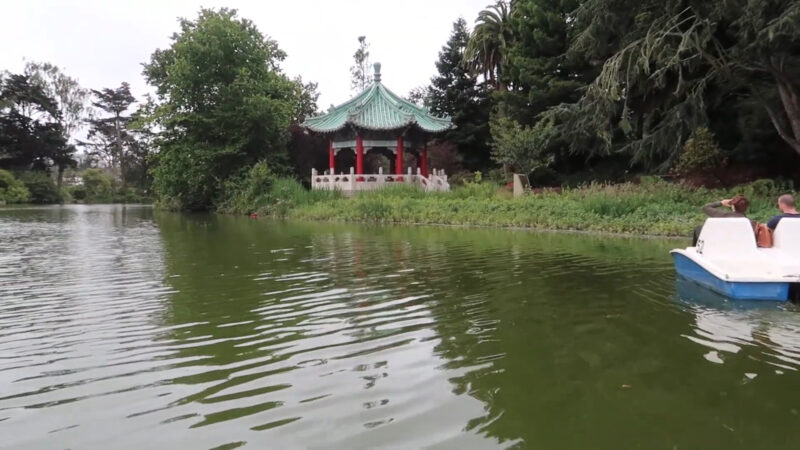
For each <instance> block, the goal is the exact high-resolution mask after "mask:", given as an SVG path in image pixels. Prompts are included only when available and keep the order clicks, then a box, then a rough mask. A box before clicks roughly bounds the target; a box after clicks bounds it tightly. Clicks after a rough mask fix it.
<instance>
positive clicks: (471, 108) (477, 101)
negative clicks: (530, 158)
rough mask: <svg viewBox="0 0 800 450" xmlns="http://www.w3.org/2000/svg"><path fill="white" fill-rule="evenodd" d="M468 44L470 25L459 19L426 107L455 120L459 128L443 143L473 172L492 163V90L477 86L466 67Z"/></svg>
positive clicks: (444, 48)
mask: <svg viewBox="0 0 800 450" xmlns="http://www.w3.org/2000/svg"><path fill="white" fill-rule="evenodd" d="M468 43H469V30H468V29H467V22H466V21H465V20H464V19H463V18H459V19H458V20H457V21H455V22H454V23H453V31H452V33H451V34H450V38H449V39H448V40H447V43H446V44H445V45H444V47H442V50H441V51H440V52H439V60H438V61H437V62H436V70H437V71H438V72H439V75H436V76H434V77H433V78H432V79H431V86H430V88H429V89H428V98H427V102H426V103H427V106H429V108H430V110H431V112H432V113H434V114H438V115H448V116H450V117H452V119H453V123H454V124H455V125H456V128H455V129H453V130H451V131H449V132H447V134H446V135H445V136H444V140H447V141H450V142H451V143H453V144H454V145H455V146H456V148H457V149H458V152H459V153H460V154H461V156H462V158H463V162H464V165H465V166H466V168H468V169H470V170H477V169H481V168H485V167H486V166H488V165H490V164H491V160H490V151H489V146H488V140H489V124H488V123H489V112H490V110H491V102H490V98H489V90H488V88H487V86H486V85H485V84H484V83H478V80H477V78H476V76H475V75H473V74H471V73H470V72H469V70H468V69H467V68H466V65H465V64H464V52H465V50H466V48H467V45H468Z"/></svg>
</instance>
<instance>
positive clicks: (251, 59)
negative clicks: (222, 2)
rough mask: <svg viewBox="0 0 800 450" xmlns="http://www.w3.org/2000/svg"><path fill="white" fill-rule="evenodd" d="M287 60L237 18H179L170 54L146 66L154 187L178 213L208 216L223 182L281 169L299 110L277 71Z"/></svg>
mask: <svg viewBox="0 0 800 450" xmlns="http://www.w3.org/2000/svg"><path fill="white" fill-rule="evenodd" d="M285 56H286V55H285V53H283V51H281V50H280V48H279V47H278V44H277V43H276V42H275V41H273V40H271V39H268V38H265V37H264V35H262V34H261V32H260V31H258V29H257V28H256V27H255V25H253V23H252V22H251V21H249V20H247V19H241V18H238V17H237V15H236V11H234V10H230V9H220V10H218V11H215V10H209V9H203V10H202V11H201V12H200V14H199V16H198V17H197V18H196V19H195V20H188V19H181V20H180V32H179V33H176V34H174V35H173V36H172V44H171V45H170V47H169V48H167V49H163V50H157V51H156V52H155V53H153V55H152V57H151V59H150V62H148V63H147V64H145V69H144V74H145V77H146V78H147V81H148V82H149V83H150V84H152V85H153V86H154V87H155V88H156V92H157V95H158V100H159V102H160V103H159V105H158V106H157V107H156V108H155V116H156V118H157V121H158V124H159V126H160V127H161V128H162V132H161V134H160V136H159V138H158V147H159V154H158V161H157V165H156V167H155V169H154V171H153V176H154V180H153V181H154V186H155V189H156V192H157V194H158V195H159V196H161V197H162V199H164V200H166V201H168V202H169V203H170V204H171V205H173V206H175V207H178V208H181V209H195V210H197V209H209V208H211V207H213V205H214V204H215V202H216V201H218V197H219V196H220V194H221V189H222V186H223V184H224V183H225V181H226V180H227V179H229V178H231V177H234V176H238V175H239V174H240V173H242V172H243V171H246V170H247V169H248V168H249V167H250V166H252V165H253V164H254V163H255V162H256V161H258V160H262V159H264V160H266V161H268V164H269V165H270V166H271V167H278V168H281V170H286V161H287V157H286V141H287V137H288V129H289V125H290V122H291V121H292V119H293V117H295V115H296V114H295V112H296V110H297V103H298V89H297V86H296V84H295V83H294V82H293V81H291V80H290V79H288V78H287V77H286V76H285V75H284V74H283V73H282V72H281V70H280V68H279V64H280V62H281V61H282V60H283V59H284V58H285Z"/></svg>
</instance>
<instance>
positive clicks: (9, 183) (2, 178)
mask: <svg viewBox="0 0 800 450" xmlns="http://www.w3.org/2000/svg"><path fill="white" fill-rule="evenodd" d="M29 198H30V192H29V191H28V188H27V187H25V183H23V182H22V181H20V180H18V179H17V178H16V177H14V174H12V173H11V172H9V171H7V170H3V169H0V204H2V203H8V204H10V203H25V202H27V201H28V199H29Z"/></svg>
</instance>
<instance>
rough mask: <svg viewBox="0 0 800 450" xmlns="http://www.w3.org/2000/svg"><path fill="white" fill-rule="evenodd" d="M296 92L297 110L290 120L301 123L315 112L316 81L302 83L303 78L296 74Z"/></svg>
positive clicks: (317, 93)
mask: <svg viewBox="0 0 800 450" xmlns="http://www.w3.org/2000/svg"><path fill="white" fill-rule="evenodd" d="M294 83H295V86H296V90H297V92H296V93H295V95H296V96H297V112H296V113H295V116H294V118H293V120H292V122H293V123H294V124H299V123H303V121H304V120H305V118H306V117H309V116H313V115H314V114H316V113H317V100H319V92H318V91H317V88H318V87H319V84H318V83H313V82H310V81H309V82H308V83H304V82H303V78H302V77H300V76H298V77H297V78H295V79H294Z"/></svg>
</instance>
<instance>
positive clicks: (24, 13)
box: [0, 0, 492, 110]
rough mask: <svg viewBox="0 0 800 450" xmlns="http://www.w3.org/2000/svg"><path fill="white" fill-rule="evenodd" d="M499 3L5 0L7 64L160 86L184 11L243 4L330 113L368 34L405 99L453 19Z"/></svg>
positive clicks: (90, 84)
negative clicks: (153, 57)
mask: <svg viewBox="0 0 800 450" xmlns="http://www.w3.org/2000/svg"><path fill="white" fill-rule="evenodd" d="M489 3H492V1H491V0H305V1H303V0H288V1H287V0H282V1H278V0H262V1H241V0H240V1H236V0H230V1H226V2H220V1H208V0H206V1H193V0H157V1H155V0H139V1H128V0H83V1H79V0H0V5H1V7H0V42H2V51H0V70H9V71H11V72H19V71H20V70H21V69H22V66H23V64H24V62H23V59H25V60H33V61H42V62H51V63H54V64H56V65H58V66H60V67H61V68H62V69H63V70H64V71H65V73H67V74H68V75H70V76H73V77H76V78H78V80H79V81H80V83H81V84H82V85H83V86H84V87H87V88H95V89H97V88H104V87H116V86H119V84H120V83H121V82H123V81H127V82H129V83H130V84H131V87H132V90H133V93H134V95H135V96H137V97H140V96H141V95H143V94H144V93H146V92H150V89H149V88H148V86H147V84H146V83H145V81H144V79H143V77H142V75H141V72H142V67H141V64H142V63H143V62H145V61H147V60H149V58H150V54H151V53H152V52H153V51H154V50H155V49H157V48H165V47H167V46H169V42H170V41H169V37H170V35H171V34H172V33H173V32H175V31H177V29H178V24H177V20H176V19H177V18H178V17H187V18H194V17H196V15H197V11H198V10H199V9H200V7H201V6H204V7H220V6H227V7H232V8H236V9H237V10H238V11H239V16H241V17H246V18H248V19H251V20H252V21H253V22H255V24H256V25H257V26H258V28H259V29H260V30H261V32H262V33H263V34H265V35H268V36H270V37H272V38H273V39H275V40H277V41H278V43H279V45H280V47H281V48H282V49H283V50H284V51H285V52H286V53H288V58H287V59H286V61H285V62H284V63H283V66H282V67H283V69H284V71H285V72H286V73H287V74H289V75H290V76H292V77H294V76H295V75H302V77H303V79H304V80H306V81H314V82H317V83H319V92H320V94H321V95H320V99H319V107H320V109H321V110H325V109H327V108H328V106H330V105H331V104H332V103H335V104H338V103H341V102H343V101H345V100H347V99H348V98H349V97H350V96H351V92H350V72H349V68H350V66H351V65H352V61H353V58H352V56H353V53H354V52H355V50H356V47H357V45H358V40H357V38H358V36H360V35H366V36H367V41H368V42H369V43H370V44H371V47H370V54H371V60H372V62H381V64H382V65H383V69H382V74H383V82H384V84H385V85H387V86H388V87H389V88H390V89H392V90H393V91H395V92H396V93H397V94H399V95H405V94H406V93H408V91H410V90H411V89H412V88H414V87H416V86H421V85H424V84H427V82H428V80H429V79H430V77H431V76H432V75H433V74H434V73H435V70H436V68H435V66H434V63H435V61H436V58H437V56H438V52H439V50H440V49H441V47H442V45H444V43H445V42H446V40H447V38H448V36H449V34H450V31H451V28H452V23H453V21H455V20H456V19H457V18H458V17H459V16H463V17H464V18H465V19H466V20H467V23H468V24H470V26H471V25H472V24H473V22H474V20H475V17H477V14H478V11H480V10H481V9H483V8H484V7H485V6H486V5H487V4H489Z"/></svg>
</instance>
